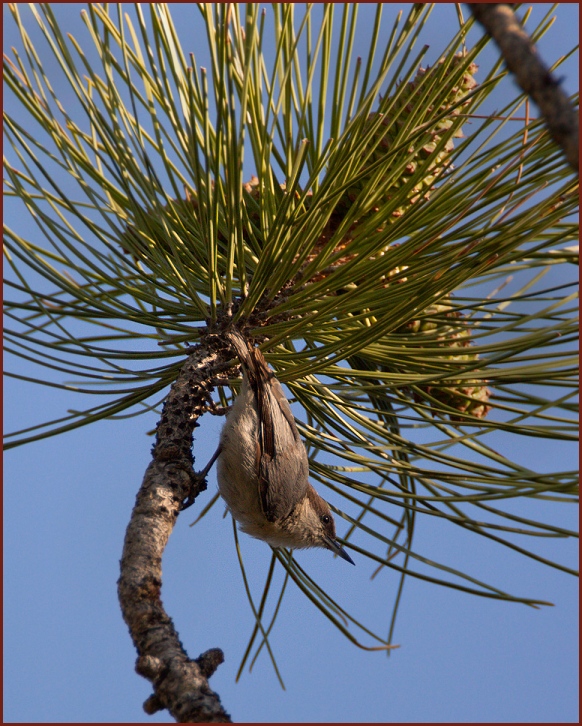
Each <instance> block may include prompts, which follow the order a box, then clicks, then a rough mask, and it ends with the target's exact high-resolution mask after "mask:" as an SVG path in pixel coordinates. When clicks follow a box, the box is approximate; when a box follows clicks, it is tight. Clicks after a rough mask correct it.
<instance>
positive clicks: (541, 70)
mask: <svg viewBox="0 0 582 726" xmlns="http://www.w3.org/2000/svg"><path fill="white" fill-rule="evenodd" d="M467 5H468V6H469V8H470V9H471V12H472V13H473V16H474V17H475V19H476V20H477V21H478V22H479V23H481V25H482V26H483V27H484V28H485V30H486V31H487V33H488V34H489V35H490V37H491V38H493V40H494V41H495V42H496V43H497V46H498V47H499V50H500V51H501V55H502V56H503V59H504V60H505V63H506V65H507V67H508V68H509V70H510V71H511V72H512V73H513V75H514V76H515V78H516V80H517V82H518V84H519V86H520V87H521V89H522V90H523V91H525V93H527V94H528V96H531V98H532V100H533V101H534V102H535V103H536V105H537V106H538V107H539V109H540V111H541V113H542V115H543V117H544V119H545V121H546V125H547V127H548V129H549V131H550V134H551V136H552V138H553V139H554V141H555V142H556V143H557V144H558V145H559V146H560V147H561V149H562V150H563V152H564V154H565V155H566V159H567V160H568V163H569V164H570V166H571V167H572V169H574V171H576V172H577V171H578V166H579V159H578V114H577V113H576V111H575V109H574V108H573V107H572V104H571V103H570V99H569V98H568V96H567V95H566V94H565V93H564V91H562V89H561V88H560V84H559V81H558V80H556V79H555V78H554V77H553V76H552V74H551V73H550V71H549V70H548V69H547V68H546V66H545V65H544V63H543V62H542V61H541V59H540V57H539V55H538V53H537V50H536V47H535V46H534V44H533V43H532V41H531V39H530V37H529V36H528V35H527V33H526V32H525V31H524V30H523V28H522V27H521V25H520V24H519V23H518V21H517V20H516V18H515V15H514V14H513V11H512V9H511V7H510V6H509V5H505V4H503V3H492V4H489V3H467Z"/></svg>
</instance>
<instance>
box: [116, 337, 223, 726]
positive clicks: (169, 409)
mask: <svg viewBox="0 0 582 726" xmlns="http://www.w3.org/2000/svg"><path fill="white" fill-rule="evenodd" d="M212 348H213V346H212V344H210V345H208V344H205V345H201V346H197V347H196V349H195V350H194V352H193V353H192V354H191V355H190V356H189V357H188V359H187V361H186V363H185V364H184V366H183V367H182V370H181V372H180V375H179V376H178V378H177V380H176V382H175V383H174V384H173V386H172V388H171V390H170V393H169V395H168V398H167V400H166V403H165V404H164V408H163V412H162V418H161V420H160V422H159V423H158V428H157V438H156V443H155V445H154V447H153V450H152V455H153V460H152V462H151V463H150V465H149V466H148V468H147V470H146V473H145V476H144V480H143V483H142V485H141V488H140V490H139V492H138V495H137V501H136V504H135V507H134V509H133V512H132V515H131V520H130V522H129V525H128V527H127V532H126V536H125V543H124V547H123V556H122V558H121V575H120V578H119V581H118V595H119V601H120V604H121V609H122V612H123V617H124V620H125V622H126V623H127V625H128V627H129V631H130V634H131V637H132V639H133V642H134V645H135V647H136V648H137V651H138V659H137V663H136V671H137V672H138V673H139V674H140V675H142V676H143V677H144V678H147V679H148V680H149V681H151V682H152V684H153V686H154V693H153V695H152V696H150V697H149V698H148V699H147V701H146V702H145V703H144V710H145V711H146V713H148V714H152V713H155V712H156V711H160V710H162V709H164V708H166V709H168V711H169V712H170V713H171V715H172V716H173V717H174V718H175V719H176V721H178V722H179V723H228V722H230V717H229V715H228V714H227V713H226V711H225V710H224V708H223V707H222V705H221V703H220V698H219V696H218V694H216V693H215V692H214V691H212V690H211V688H210V686H209V685H208V678H209V677H210V676H211V675H212V674H213V673H214V671H215V670H216V668H217V667H218V666H219V665H220V663H222V662H223V660H224V656H223V654H222V651H221V650H220V649H218V648H213V649H211V650H209V651H206V652H205V653H203V654H202V655H201V656H199V657H198V658H196V659H195V660H192V659H190V658H189V657H188V655H187V653H186V652H185V650H184V648H183V646H182V644H181V642H180V640H179V638H178V633H177V632H176V629H175V628H174V625H173V623H172V620H171V618H170V617H169V616H168V615H167V613H166V612H165V610H164V607H163V605H162V601H161V598H160V593H161V589H162V570H161V563H162V554H163V551H164V549H165V546H166V544H167V542H168V539H169V537H170V534H171V532H172V529H173V527H174V524H175V522H176V520H177V517H178V514H179V513H180V510H181V508H182V503H183V502H184V501H185V500H186V499H187V498H188V500H189V501H190V500H193V499H194V498H195V497H196V496H197V495H198V494H199V493H200V492H201V491H203V490H204V489H205V488H206V482H205V480H204V479H202V480H201V479H200V478H199V477H196V475H195V473H194V469H193V467H192V463H193V457H192V452H191V447H192V432H193V430H194V428H195V427H196V426H197V425H198V424H197V423H196V421H197V419H198V418H199V417H200V416H201V415H202V413H203V412H204V409H205V406H206V403H207V400H208V396H209V393H210V391H211V390H212V381H213V380H214V377H215V375H216V374H217V373H218V372H219V371H220V369H221V368H223V367H224V356H223V355H222V354H221V352H220V351H219V350H213V349H212Z"/></svg>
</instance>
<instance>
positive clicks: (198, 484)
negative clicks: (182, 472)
mask: <svg viewBox="0 0 582 726" xmlns="http://www.w3.org/2000/svg"><path fill="white" fill-rule="evenodd" d="M221 448H222V447H221V446H220V444H219V445H218V448H217V449H216V451H215V452H214V454H212V457H211V458H210V461H209V462H208V464H206V466H205V467H204V469H202V471H197V472H195V474H194V476H193V478H192V486H191V487H190V493H189V494H188V496H187V497H186V499H184V501H183V502H182V504H181V505H180V511H184V509H188V507H191V506H192V505H193V504H194V500H195V499H196V495H197V494H198V493H199V492H200V491H203V490H204V489H206V482H205V479H206V476H207V475H208V472H209V471H210V470H211V469H212V466H213V465H214V462H215V461H216V460H217V459H218V457H219V456H220V451H221Z"/></svg>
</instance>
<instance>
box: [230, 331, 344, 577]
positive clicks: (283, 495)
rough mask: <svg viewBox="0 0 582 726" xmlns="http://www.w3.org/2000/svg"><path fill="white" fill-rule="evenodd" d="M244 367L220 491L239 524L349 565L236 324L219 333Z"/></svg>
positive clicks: (269, 381)
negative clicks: (318, 549)
mask: <svg viewBox="0 0 582 726" xmlns="http://www.w3.org/2000/svg"><path fill="white" fill-rule="evenodd" d="M225 335H226V337H227V339H228V341H229V343H230V344H231V346H232V348H233V349H234V350H235V351H236V353H237V356H238V358H239V361H240V363H241V369H242V373H243V381H242V388H241V391H240V393H239V395H238V396H237V397H236V399H235V401H234V403H233V405H232V407H231V409H230V411H229V413H228V415H227V418H226V422H225V424H224V427H223V429H222V432H221V435H220V443H219V450H218V459H217V479H218V490H219V492H220V494H221V496H222V498H223V499H224V501H225V503H226V505H227V508H228V509H229V510H230V512H231V514H232V516H233V517H234V519H235V520H236V521H237V522H238V524H239V527H240V529H241V530H242V531H243V532H245V533H246V534H249V535H251V536H252V537H256V538H258V539H260V540H263V541H264V542H267V543H268V544H270V545H271V546H272V547H287V548H290V549H303V548H308V547H323V548H325V549H328V550H330V551H331V552H333V553H334V554H336V555H338V556H339V557H341V558H342V559H344V560H346V561H347V562H350V563H351V564H352V565H353V564H355V563H354V562H353V560H352V558H351V557H350V556H349V555H348V554H347V552H346V551H345V549H344V548H343V547H342V546H341V544H340V543H339V542H338V541H337V539H336V531H335V522H334V518H333V515H332V513H331V511H330V508H329V505H328V504H327V502H326V501H325V500H324V499H323V498H322V497H321V496H320V495H319V494H318V493H317V491H316V490H315V488H314V487H313V486H312V485H311V484H310V482H309V479H308V475H309V462H308V459H307V451H306V450H305V445H304V443H303V441H302V440H301V437H300V435H299V431H298V430H297V426H296V424H295V419H294V418H293V414H292V413H291V407H290V406H289V402H288V400H287V398H286V396H285V393H284V392H283V388H282V387H281V384H280V383H279V381H278V380H277V378H276V377H275V374H274V373H273V371H272V370H271V369H270V368H269V366H268V364H267V362H266V360H265V358H264V356H263V354H262V353H261V351H260V350H259V348H257V347H256V346H254V345H253V344H252V343H251V342H250V341H249V340H247V339H246V338H244V337H243V335H242V334H241V333H240V332H239V331H238V330H234V329H233V330H230V331H228V332H227V333H225Z"/></svg>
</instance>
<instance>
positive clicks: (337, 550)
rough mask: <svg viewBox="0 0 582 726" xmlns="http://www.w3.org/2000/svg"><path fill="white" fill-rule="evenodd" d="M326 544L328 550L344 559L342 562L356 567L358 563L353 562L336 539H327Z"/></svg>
mask: <svg viewBox="0 0 582 726" xmlns="http://www.w3.org/2000/svg"><path fill="white" fill-rule="evenodd" d="M325 543H326V546H327V548H328V549H330V550H331V551H332V552H333V553H334V555H338V556H339V557H341V558H342V560H345V561H346V562H349V563H350V564H352V565H355V564H356V563H355V562H354V561H353V560H352V558H351V557H350V556H349V555H348V553H347V552H346V551H345V550H344V548H343V547H342V546H341V544H340V543H339V542H336V540H335V539H332V538H331V537H326V538H325Z"/></svg>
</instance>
